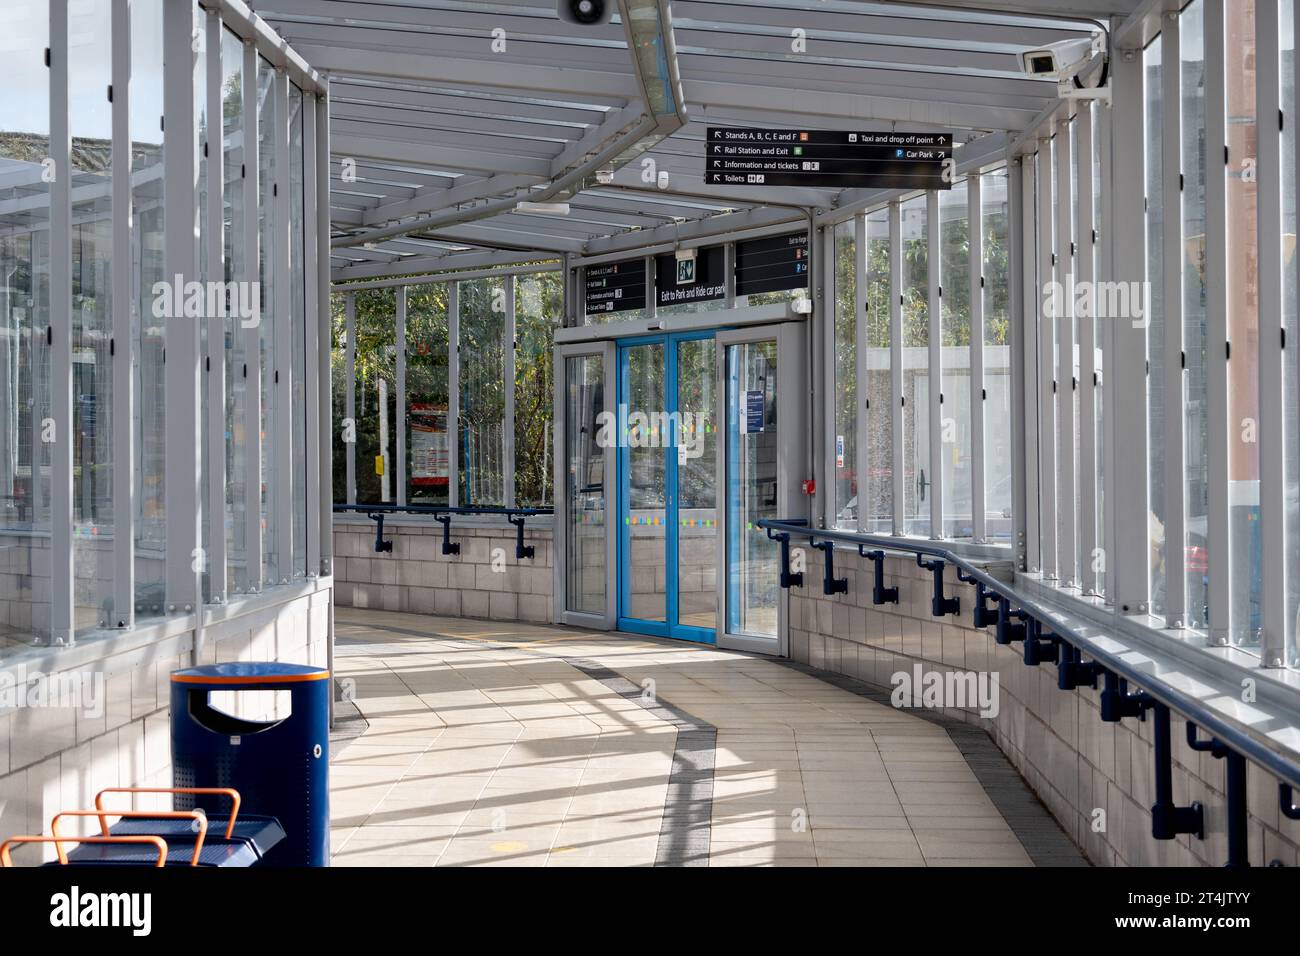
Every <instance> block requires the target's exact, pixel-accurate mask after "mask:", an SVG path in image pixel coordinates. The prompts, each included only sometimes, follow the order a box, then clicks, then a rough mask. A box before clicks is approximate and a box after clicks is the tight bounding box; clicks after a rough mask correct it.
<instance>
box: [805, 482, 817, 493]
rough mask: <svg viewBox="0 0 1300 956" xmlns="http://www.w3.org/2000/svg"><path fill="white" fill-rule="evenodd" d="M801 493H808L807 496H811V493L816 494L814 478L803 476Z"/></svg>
mask: <svg viewBox="0 0 1300 956" xmlns="http://www.w3.org/2000/svg"><path fill="white" fill-rule="evenodd" d="M803 493H804V494H805V495H809V496H812V495H815V494H817V479H816V478H805V479H804V480H803Z"/></svg>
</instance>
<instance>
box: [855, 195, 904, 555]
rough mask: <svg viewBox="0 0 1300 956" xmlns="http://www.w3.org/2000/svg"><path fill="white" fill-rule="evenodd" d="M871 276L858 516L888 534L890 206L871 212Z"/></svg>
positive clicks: (890, 521)
mask: <svg viewBox="0 0 1300 956" xmlns="http://www.w3.org/2000/svg"><path fill="white" fill-rule="evenodd" d="M864 255H865V256H866V258H867V261H866V281H867V314H866V316H865V317H864V318H863V322H864V323H865V327H864V329H863V336H862V341H863V347H864V348H865V349H866V353H867V354H866V356H865V359H866V362H865V364H866V380H865V381H864V382H863V383H862V391H861V397H862V407H861V408H860V409H859V411H858V414H860V415H865V416H866V419H867V420H866V433H867V442H866V447H865V448H863V449H862V451H861V453H860V455H859V457H858V461H857V471H858V483H857V493H858V500H859V501H860V502H861V504H860V505H859V506H858V508H857V511H858V516H859V519H860V521H861V523H862V530H864V531H867V532H871V533H874V534H888V533H890V532H891V531H893V528H894V460H893V458H894V417H893V409H894V401H895V400H894V398H893V385H892V384H891V378H890V367H889V366H890V363H889V347H890V324H889V306H890V302H889V210H888V209H879V210H876V211H875V212H873V213H870V214H869V215H868V216H867V248H866V250H865V252H864Z"/></svg>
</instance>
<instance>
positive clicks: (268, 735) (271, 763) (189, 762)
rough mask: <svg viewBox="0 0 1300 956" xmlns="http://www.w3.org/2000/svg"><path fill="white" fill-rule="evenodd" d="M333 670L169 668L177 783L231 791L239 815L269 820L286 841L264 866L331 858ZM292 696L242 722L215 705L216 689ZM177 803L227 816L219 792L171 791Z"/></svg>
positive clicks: (306, 863)
mask: <svg viewBox="0 0 1300 956" xmlns="http://www.w3.org/2000/svg"><path fill="white" fill-rule="evenodd" d="M329 676H330V675H329V671H327V670H325V669H324V668H321V667H307V666H304V665H302V664H278V663H274V662H268V663H254V662H239V663H230V664H209V665H205V666H203V667H190V668H186V669H185V670H179V671H175V672H173V673H172V698H171V722H172V768H173V769H172V773H173V779H174V786H177V787H231V788H233V789H235V790H238V791H239V794H240V796H241V798H242V799H243V806H242V808H241V811H240V812H241V814H242V813H243V812H245V811H246V812H248V813H249V814H254V815H263V816H270V817H275V818H276V819H277V820H279V821H280V823H281V825H282V826H283V827H284V833H285V838H284V839H283V840H282V841H280V842H279V843H278V844H276V845H275V846H274V847H273V848H272V849H271V850H270V851H268V852H267V854H266V855H265V857H263V858H262V863H263V865H266V866H327V865H328V864H329V818H330V812H329V689H330V679H329ZM278 690H284V691H288V692H289V697H290V713H289V715H288V716H285V717H281V718H279V719H277V720H273V721H269V722H263V721H252V720H245V719H242V718H239V717H235V716H233V715H231V714H228V713H226V712H225V711H222V710H218V709H216V708H215V707H214V706H213V705H212V702H211V694H212V693H213V692H214V691H278ZM175 806H176V809H178V810H189V809H192V808H194V807H202V808H203V810H205V811H206V812H207V813H208V815H209V817H214V816H218V815H220V814H222V813H228V812H229V807H228V806H224V805H223V802H222V799H221V798H219V797H209V796H193V795H177V797H176V801H175Z"/></svg>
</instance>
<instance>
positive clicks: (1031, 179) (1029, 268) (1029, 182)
mask: <svg viewBox="0 0 1300 956" xmlns="http://www.w3.org/2000/svg"><path fill="white" fill-rule="evenodd" d="M1037 196H1038V164H1037V157H1036V155H1034V154H1032V153H1031V154H1027V155H1025V156H1024V157H1022V159H1021V161H1020V190H1019V197H1020V207H1019V208H1020V219H1019V221H1018V222H1016V223H1015V224H1014V225H1013V228H1014V229H1015V230H1016V231H1017V233H1018V234H1019V236H1020V241H1019V245H1018V247H1017V248H1018V251H1019V259H1018V261H1019V266H1020V303H1019V305H1020V309H1019V311H1018V312H1017V314H1016V315H1015V323H1016V325H1017V326H1018V327H1019V330H1020V341H1021V348H1020V356H1019V358H1020V364H1019V367H1020V369H1021V378H1020V391H1019V393H1018V395H1017V403H1018V406H1019V408H1020V409H1022V410H1023V412H1024V416H1023V429H1024V458H1023V461H1022V462H1021V464H1022V474H1023V484H1024V496H1023V497H1024V502H1023V504H1024V507H1023V515H1024V518H1023V527H1022V530H1023V533H1024V540H1023V541H1021V542H1019V544H1020V545H1021V546H1022V547H1023V549H1024V567H1025V569H1026V570H1027V571H1030V572H1037V571H1039V570H1041V569H1042V563H1043V549H1042V535H1041V518H1040V515H1041V510H1042V509H1041V502H1040V501H1039V486H1040V481H1039V471H1040V463H1041V462H1040V454H1039V445H1038V413H1039V405H1038V307H1039V304H1040V303H1041V302H1042V293H1041V292H1040V291H1039V285H1038V238H1037V236H1038V201H1037Z"/></svg>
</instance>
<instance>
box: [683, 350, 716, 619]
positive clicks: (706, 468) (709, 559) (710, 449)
mask: <svg viewBox="0 0 1300 956" xmlns="http://www.w3.org/2000/svg"><path fill="white" fill-rule="evenodd" d="M716 362H717V348H716V346H715V345H714V342H713V340H712V339H711V338H710V339H687V340H683V341H679V342H678V343H677V376H676V378H677V409H676V410H677V416H678V417H677V420H676V422H675V423H674V424H675V427H676V428H677V434H676V436H675V444H676V446H677V447H676V465H677V501H676V505H677V507H676V511H677V515H676V519H675V523H674V527H675V530H676V534H677V619H678V623H680V624H684V625H689V626H691V627H701V628H706V629H707V630H710V631H713V630H715V629H716V627H717V623H718V589H717V578H718V510H717V468H718V462H717V438H718V434H717V428H716V426H715V425H714V422H713V416H714V407H715V402H716V396H715V394H714V389H715V388H716V380H717V373H716Z"/></svg>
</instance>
